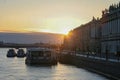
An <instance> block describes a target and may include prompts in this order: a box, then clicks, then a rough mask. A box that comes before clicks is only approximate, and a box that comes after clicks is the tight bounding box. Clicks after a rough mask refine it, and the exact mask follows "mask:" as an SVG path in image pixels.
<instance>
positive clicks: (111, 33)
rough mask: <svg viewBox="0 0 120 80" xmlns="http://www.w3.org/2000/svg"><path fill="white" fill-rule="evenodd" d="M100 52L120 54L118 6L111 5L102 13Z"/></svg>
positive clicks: (119, 16)
mask: <svg viewBox="0 0 120 80" xmlns="http://www.w3.org/2000/svg"><path fill="white" fill-rule="evenodd" d="M101 24H102V28H101V31H102V36H101V52H102V53H106V51H108V52H109V54H116V53H117V52H120V4H118V5H111V6H110V7H109V9H105V10H104V11H103V12H102V18H101Z"/></svg>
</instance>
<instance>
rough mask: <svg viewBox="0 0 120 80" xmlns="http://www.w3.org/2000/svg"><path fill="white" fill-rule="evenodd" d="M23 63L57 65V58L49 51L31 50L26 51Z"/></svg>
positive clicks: (42, 49)
mask: <svg viewBox="0 0 120 80" xmlns="http://www.w3.org/2000/svg"><path fill="white" fill-rule="evenodd" d="M25 63H26V64H40V65H41V64H42V65H43V64H45V65H55V64H57V58H56V55H55V54H54V53H53V51H52V50H50V49H45V48H32V49H28V50H27V54H26V60H25Z"/></svg>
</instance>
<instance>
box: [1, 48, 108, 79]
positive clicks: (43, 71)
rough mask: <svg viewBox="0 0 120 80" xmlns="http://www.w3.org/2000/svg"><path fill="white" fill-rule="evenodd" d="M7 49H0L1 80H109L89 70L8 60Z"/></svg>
mask: <svg viewBox="0 0 120 80" xmlns="http://www.w3.org/2000/svg"><path fill="white" fill-rule="evenodd" d="M7 50H8V49H7V48H0V80H108V79H106V78H105V77H102V76H100V75H98V74H95V73H92V72H88V71H87V70H84V69H81V68H76V67H74V66H68V65H63V64H58V65H56V66H51V67H50V66H27V65H25V58H7V57H6V53H7Z"/></svg>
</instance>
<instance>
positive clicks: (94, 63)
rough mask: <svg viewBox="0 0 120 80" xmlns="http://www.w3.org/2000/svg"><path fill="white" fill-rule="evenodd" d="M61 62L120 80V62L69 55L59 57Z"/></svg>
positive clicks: (113, 79)
mask: <svg viewBox="0 0 120 80" xmlns="http://www.w3.org/2000/svg"><path fill="white" fill-rule="evenodd" d="M59 62H60V63H64V64H71V65H75V66H76V67H81V68H85V69H87V70H89V71H92V72H95V73H98V74H101V75H103V76H106V77H108V78H110V79H112V80H120V62H110V61H105V60H98V59H91V58H87V57H81V56H75V55H69V54H61V55H60V56H59Z"/></svg>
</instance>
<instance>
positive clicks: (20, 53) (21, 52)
mask: <svg viewBox="0 0 120 80" xmlns="http://www.w3.org/2000/svg"><path fill="white" fill-rule="evenodd" d="M25 56H26V54H25V52H24V50H23V49H18V51H17V57H25Z"/></svg>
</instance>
